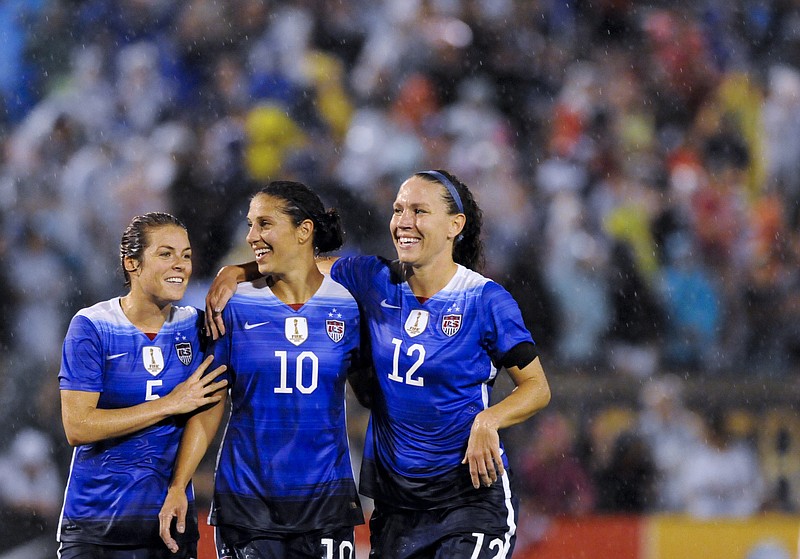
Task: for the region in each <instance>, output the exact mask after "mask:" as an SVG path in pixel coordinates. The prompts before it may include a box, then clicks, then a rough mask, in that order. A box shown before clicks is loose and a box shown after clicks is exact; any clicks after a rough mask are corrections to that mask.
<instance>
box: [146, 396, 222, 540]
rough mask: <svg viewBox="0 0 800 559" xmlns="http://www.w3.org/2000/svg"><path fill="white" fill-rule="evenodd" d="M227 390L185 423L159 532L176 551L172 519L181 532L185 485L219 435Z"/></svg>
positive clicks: (185, 502) (183, 517) (184, 528)
mask: <svg viewBox="0 0 800 559" xmlns="http://www.w3.org/2000/svg"><path fill="white" fill-rule="evenodd" d="M226 396H227V391H224V393H223V395H222V399H221V400H220V401H219V402H217V403H216V404H215V405H214V406H212V407H210V408H208V409H206V410H203V411H202V412H200V413H197V414H195V415H193V416H192V417H191V418H190V419H189V421H188V422H187V423H186V429H185V430H184V432H183V438H181V444H180V447H179V448H178V458H177V460H176V462H175V469H174V471H173V472H172V481H170V485H169V489H168V490H167V496H166V498H165V499H164V504H163V505H162V506H161V512H159V513H158V523H159V534H160V535H161V539H162V540H163V541H164V544H165V545H166V546H167V548H168V549H169V550H170V551H171V552H172V553H175V552H177V551H178V542H177V541H175V538H173V537H172V533H171V527H172V521H173V519H175V530H176V531H177V532H178V533H179V534H182V533H183V532H184V530H186V512H187V510H188V507H189V503H188V500H187V499H186V486H187V485H189V481H191V479H192V476H193V475H194V473H195V471H196V470H197V466H198V465H199V464H200V461H201V460H202V459H203V456H205V454H206V451H207V450H208V447H209V446H210V445H211V442H212V441H213V440H214V437H215V436H216V433H217V430H218V429H219V424H220V423H222V417H223V415H224V412H225V403H226V401H227V397H226Z"/></svg>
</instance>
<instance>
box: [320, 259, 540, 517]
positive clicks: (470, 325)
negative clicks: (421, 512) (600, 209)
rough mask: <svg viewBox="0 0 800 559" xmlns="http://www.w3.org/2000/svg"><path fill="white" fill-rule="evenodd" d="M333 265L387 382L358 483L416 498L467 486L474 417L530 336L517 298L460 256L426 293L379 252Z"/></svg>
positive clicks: (405, 501) (406, 500) (369, 491)
mask: <svg viewBox="0 0 800 559" xmlns="http://www.w3.org/2000/svg"><path fill="white" fill-rule="evenodd" d="M331 275H332V277H333V278H334V279H336V280H337V281H339V282H340V283H341V284H342V285H344V286H345V287H347V289H348V290H349V291H350V292H351V293H352V294H353V296H354V297H355V298H356V300H357V301H358V302H359V304H360V305H361V308H362V309H363V312H364V316H363V319H364V320H367V321H368V325H369V334H370V340H371V351H372V359H373V363H374V365H375V370H376V375H377V379H378V385H379V387H380V391H379V394H378V396H377V398H378V401H377V403H376V404H375V405H373V408H372V416H371V419H370V425H369V429H368V432H367V440H366V445H365V449H364V464H363V465H364V468H363V469H362V476H361V492H362V493H364V494H365V495H367V496H370V497H373V498H376V499H381V500H384V501H386V502H391V503H393V504H395V505H397V506H411V507H414V506H420V507H426V506H432V505H433V504H435V503H439V502H443V501H447V500H450V502H451V503H452V502H453V499H459V498H460V497H463V496H464V495H465V494H470V493H471V492H472V486H471V483H470V478H469V473H468V470H467V469H466V468H467V467H466V466H461V461H462V459H463V458H464V454H465V452H466V448H467V441H468V439H469V434H470V429H471V427H472V422H473V420H474V418H475V416H476V415H477V414H478V413H479V412H480V411H482V410H484V409H486V408H487V407H488V406H489V398H490V395H491V388H492V385H493V382H494V379H495V376H496V374H497V367H498V365H497V363H499V362H500V361H501V360H502V358H503V356H504V355H505V354H506V352H508V351H509V350H510V349H512V348H514V347H515V346H517V345H518V344H520V343H523V342H532V341H533V340H532V339H531V335H530V333H529V332H528V330H527V329H526V328H525V325H524V323H523V320H522V315H521V313H520V310H519V307H518V306H517V304H516V302H515V301H514V299H513V298H512V297H511V295H510V294H509V293H508V292H507V291H506V290H505V289H504V288H503V287H501V286H500V285H498V284H497V283H495V282H492V281H490V280H488V279H487V278H485V277H483V276H481V275H480V274H478V273H476V272H473V271H470V270H468V269H467V268H465V267H463V266H459V267H458V271H457V272H456V274H455V276H454V277H453V278H452V279H451V280H450V282H449V283H448V285H447V286H446V287H445V288H444V289H442V290H441V291H440V292H439V293H437V294H436V295H434V296H433V297H431V298H430V299H428V300H426V301H424V302H420V301H419V300H418V299H417V297H416V296H415V295H414V294H413V292H412V291H411V288H410V287H409V285H408V283H406V282H404V281H401V280H399V279H397V278H396V277H395V275H394V274H393V272H392V270H391V267H390V263H389V262H387V261H386V260H383V259H380V258H377V257H372V256H355V257H348V258H342V259H339V260H337V261H336V262H335V263H334V265H333V269H332V271H331ZM503 462H504V465H505V466H508V464H507V459H506V457H505V455H504V456H503ZM437 481H438V483H437ZM426 498H429V502H425V499H426Z"/></svg>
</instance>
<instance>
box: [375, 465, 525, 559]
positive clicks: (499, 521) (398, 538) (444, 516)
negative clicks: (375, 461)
mask: <svg viewBox="0 0 800 559" xmlns="http://www.w3.org/2000/svg"><path fill="white" fill-rule="evenodd" d="M501 482H502V483H501ZM518 514H519V503H518V501H517V499H516V497H515V496H513V495H512V493H511V490H510V486H509V481H508V474H505V475H503V476H502V477H501V478H500V479H498V483H495V484H494V485H492V487H491V488H487V489H486V492H485V493H484V494H483V498H482V499H480V500H475V501H472V502H469V503H464V504H458V505H454V506H451V507H443V508H434V509H427V510H413V509H405V508H402V509H401V508H395V507H392V506H391V505H387V504H385V503H379V502H376V503H375V510H374V511H373V513H372V517H371V518H370V522H369V528H370V547H371V550H370V554H369V556H370V557H371V558H373V559H508V558H509V557H511V554H512V552H513V551H514V544H515V542H516V528H517V517H518Z"/></svg>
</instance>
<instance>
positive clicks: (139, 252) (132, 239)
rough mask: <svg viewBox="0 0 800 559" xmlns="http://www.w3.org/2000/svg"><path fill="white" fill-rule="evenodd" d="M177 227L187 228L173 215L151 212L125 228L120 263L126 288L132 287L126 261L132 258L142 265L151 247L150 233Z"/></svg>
mask: <svg viewBox="0 0 800 559" xmlns="http://www.w3.org/2000/svg"><path fill="white" fill-rule="evenodd" d="M167 225H175V226H177V227H180V228H181V229H183V230H186V226H185V225H184V224H183V222H182V221H181V220H180V219H178V218H177V217H175V216H174V215H172V214H168V213H165V212H150V213H146V214H143V215H137V216H136V217H134V218H133V219H132V220H131V222H130V223H129V224H128V227H126V228H125V232H124V233H122V240H121V241H120V242H119V262H120V264H121V266H122V275H123V277H124V278H125V287H130V286H131V276H130V273H128V270H126V269H125V259H126V258H131V259H133V260H136V261H137V262H139V263H140V264H141V262H142V259H143V258H144V251H145V250H146V249H147V247H148V246H150V236H149V233H150V232H151V231H152V230H153V229H157V228H159V227H165V226H167Z"/></svg>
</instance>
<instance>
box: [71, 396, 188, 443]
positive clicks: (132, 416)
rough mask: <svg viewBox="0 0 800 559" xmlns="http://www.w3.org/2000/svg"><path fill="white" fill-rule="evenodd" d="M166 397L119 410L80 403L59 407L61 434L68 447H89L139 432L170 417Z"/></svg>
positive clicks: (170, 409)
mask: <svg viewBox="0 0 800 559" xmlns="http://www.w3.org/2000/svg"><path fill="white" fill-rule="evenodd" d="M174 413H175V408H174V406H173V402H172V399H171V398H170V397H169V396H164V397H162V398H157V399H155V400H151V401H149V402H144V403H142V404H138V405H136V406H131V407H129V408H120V409H98V408H91V409H89V408H87V407H86V406H82V405H81V404H80V403H77V402H76V403H75V404H73V405H69V404H65V405H64V406H63V412H62V416H63V420H64V432H65V433H66V435H67V441H68V442H69V444H71V445H72V446H77V445H81V444H91V443H95V442H97V441H102V440H105V439H110V438H114V437H124V436H126V435H130V434H133V433H135V432H137V431H141V430H142V429H145V428H147V427H150V426H151V425H155V424H156V423H158V422H159V421H163V420H164V419H166V418H168V417H170V416H171V415H174Z"/></svg>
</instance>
